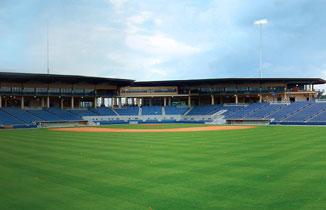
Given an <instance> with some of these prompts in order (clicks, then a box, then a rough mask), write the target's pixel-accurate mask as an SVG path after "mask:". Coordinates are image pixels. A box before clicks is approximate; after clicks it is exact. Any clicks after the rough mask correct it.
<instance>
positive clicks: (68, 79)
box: [0, 72, 134, 86]
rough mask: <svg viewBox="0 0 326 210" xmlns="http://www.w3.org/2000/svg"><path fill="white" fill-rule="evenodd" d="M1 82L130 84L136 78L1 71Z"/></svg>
mask: <svg viewBox="0 0 326 210" xmlns="http://www.w3.org/2000/svg"><path fill="white" fill-rule="evenodd" d="M0 82H14V83H62V84H93V85H120V86H125V85H130V84H131V83H133V82H134V80H128V79H116V78H105V77H90V76H76V75H59V74H31V73H10V72H0Z"/></svg>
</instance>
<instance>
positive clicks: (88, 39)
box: [0, 0, 326, 80]
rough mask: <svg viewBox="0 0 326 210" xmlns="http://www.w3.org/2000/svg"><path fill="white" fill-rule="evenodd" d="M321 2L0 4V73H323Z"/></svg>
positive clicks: (157, 76)
mask: <svg viewBox="0 0 326 210" xmlns="http://www.w3.org/2000/svg"><path fill="white" fill-rule="evenodd" d="M325 11H326V1H323V0H205V1H204V0H203V1H199V0H178V1H175V0H155V1H154V0H80V1H76V0H69V1H65V0H49V1H44V0H0V71H10V72H34V73H39V72H46V25H47V24H46V23H47V22H48V25H49V40H50V45H49V46H50V71H51V73H58V74H79V75H93V76H105V77H118V78H130V79H136V80H165V79H193V78H223V77H224V78H225V77H258V76H259V28H258V26H257V25H254V24H253V22H254V21H255V20H258V19H265V18H266V19H268V21H269V23H268V24H266V25H264V26H263V52H264V55H263V59H264V72H263V76H264V77H322V78H325V77H326V59H325V58H326V48H325V46H326V39H325V34H326V27H325V23H326V13H325Z"/></svg>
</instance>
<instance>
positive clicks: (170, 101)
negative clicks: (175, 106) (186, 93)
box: [169, 97, 172, 106]
mask: <svg viewBox="0 0 326 210" xmlns="http://www.w3.org/2000/svg"><path fill="white" fill-rule="evenodd" d="M171 105H172V98H171V97H169V106H171Z"/></svg>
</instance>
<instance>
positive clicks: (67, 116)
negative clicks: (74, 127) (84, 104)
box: [44, 107, 82, 120]
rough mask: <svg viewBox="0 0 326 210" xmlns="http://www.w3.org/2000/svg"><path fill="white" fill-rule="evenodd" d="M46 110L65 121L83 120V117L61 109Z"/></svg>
mask: <svg viewBox="0 0 326 210" xmlns="http://www.w3.org/2000/svg"><path fill="white" fill-rule="evenodd" d="M44 110H45V111H47V112H50V113H51V114H53V115H55V116H58V117H60V118H61V119H64V120H82V118H81V117H77V116H75V115H73V114H72V113H69V112H68V111H66V110H64V109H60V108H57V107H51V108H44Z"/></svg>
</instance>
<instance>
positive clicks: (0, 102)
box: [0, 95, 2, 108]
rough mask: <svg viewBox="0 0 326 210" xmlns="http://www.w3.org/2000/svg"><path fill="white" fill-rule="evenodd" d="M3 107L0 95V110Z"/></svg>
mask: <svg viewBox="0 0 326 210" xmlns="http://www.w3.org/2000/svg"><path fill="white" fill-rule="evenodd" d="M1 107H2V96H1V95H0V108H1Z"/></svg>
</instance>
